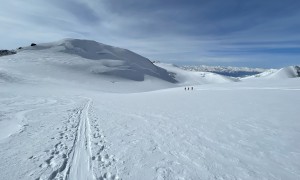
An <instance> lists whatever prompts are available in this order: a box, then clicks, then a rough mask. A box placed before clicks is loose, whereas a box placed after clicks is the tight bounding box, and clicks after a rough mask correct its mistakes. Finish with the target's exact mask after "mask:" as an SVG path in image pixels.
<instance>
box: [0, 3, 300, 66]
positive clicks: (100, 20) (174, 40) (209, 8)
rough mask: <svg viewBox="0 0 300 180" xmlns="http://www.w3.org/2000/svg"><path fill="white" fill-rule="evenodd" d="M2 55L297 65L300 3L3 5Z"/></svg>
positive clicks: (0, 18)
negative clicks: (78, 50)
mask: <svg viewBox="0 0 300 180" xmlns="http://www.w3.org/2000/svg"><path fill="white" fill-rule="evenodd" d="M0 3H1V6H0V24H1V26H0V34H1V41H0V49H10V48H16V47H19V46H24V45H27V44H29V43H31V42H37V43H39V42H50V41H57V40H60V39H62V38H82V39H92V40H96V41H98V42H102V43H105V44H109V45H114V46H118V47H123V48H127V49H130V50H132V51H134V52H137V53H139V54H141V55H143V56H145V57H147V58H149V59H151V60H160V61H164V62H171V63H175V64H206V65H224V66H227V65H230V66H249V67H274V68H278V67H282V66H288V65H294V64H300V1H299V0H13V1H7V0H0Z"/></svg>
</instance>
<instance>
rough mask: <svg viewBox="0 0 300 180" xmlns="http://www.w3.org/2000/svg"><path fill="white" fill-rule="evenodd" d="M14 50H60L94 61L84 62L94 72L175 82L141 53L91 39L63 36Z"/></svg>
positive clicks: (40, 51) (131, 78)
mask: <svg viewBox="0 0 300 180" xmlns="http://www.w3.org/2000/svg"><path fill="white" fill-rule="evenodd" d="M18 51H19V52H26V51H31V52H32V51H36V52H38V53H39V54H43V52H46V53H49V52H50V53H63V54H65V55H68V56H70V55H71V56H77V57H81V58H82V59H83V60H84V59H87V60H94V62H90V61H86V63H85V66H88V68H89V70H90V71H92V72H94V73H97V74H103V75H108V76H113V77H119V78H124V79H130V80H135V81H143V80H144V78H145V76H150V77H155V78H158V79H161V80H164V81H168V82H172V83H174V82H176V80H175V79H173V78H172V77H171V76H170V75H169V74H168V73H167V71H166V70H164V69H162V68H159V67H157V66H155V65H153V63H152V62H151V61H150V60H149V59H147V58H145V57H143V56H141V55H138V54H136V53H134V52H132V51H129V50H127V49H122V48H118V47H114V46H110V45H106V44H102V43H98V42H96V41H92V40H82V39H63V40H61V41H57V42H52V43H43V44H36V45H34V46H28V47H23V48H22V49H19V50H18ZM72 63H75V62H74V61H73V62H72ZM95 63H96V65H95Z"/></svg>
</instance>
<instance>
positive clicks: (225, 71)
mask: <svg viewBox="0 0 300 180" xmlns="http://www.w3.org/2000/svg"><path fill="white" fill-rule="evenodd" d="M181 68H182V69H184V70H188V71H196V72H213V73H217V74H221V75H225V76H233V77H242V76H249V75H254V74H259V73H262V72H264V71H266V70H267V69H262V68H249V67H231V66H228V67H224V66H206V65H200V66H196V65H185V66H182V67H181Z"/></svg>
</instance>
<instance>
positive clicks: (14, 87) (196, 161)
mask: <svg viewBox="0 0 300 180" xmlns="http://www.w3.org/2000/svg"><path fill="white" fill-rule="evenodd" d="M297 76H299V67H298V66H295V67H286V68H283V69H281V70H268V71H265V72H263V73H262V74H260V75H257V76H256V77H255V76H252V77H248V78H232V77H227V76H223V75H219V74H215V73H212V72H194V71H187V70H183V69H181V68H179V67H177V66H174V65H171V64H165V63H155V64H153V63H151V62H149V60H148V59H147V58H144V57H142V56H140V55H137V54H135V53H133V52H131V51H128V50H125V49H121V48H116V47H112V46H108V45H104V44H101V43H97V42H94V41H87V40H76V39H65V40H62V41H58V42H54V43H46V44H39V43H37V45H36V46H29V47H23V48H21V49H19V50H18V53H17V54H14V55H9V56H2V57H0V179H3V180H16V179H22V180H32V179H38V180H46V179H47V180H58V179H62V180H76V179H80V180H120V179H123V180H140V179H143V180H154V179H155V180H162V179H164V180H173V179H205V180H206V179H223V180H232V179H243V180H253V179H287V180H294V179H299V177H300V145H299V143H298V141H299V138H300V134H299V132H300V121H299V116H298V115H297V114H298V112H299V106H300V78H296V77H297ZM190 86H192V87H193V90H191V88H189V90H187V88H186V90H185V87H190Z"/></svg>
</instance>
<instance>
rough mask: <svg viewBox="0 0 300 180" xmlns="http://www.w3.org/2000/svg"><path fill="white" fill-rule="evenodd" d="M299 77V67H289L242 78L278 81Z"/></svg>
mask: <svg viewBox="0 0 300 180" xmlns="http://www.w3.org/2000/svg"><path fill="white" fill-rule="evenodd" d="M297 77H300V68H299V66H289V67H284V68H281V69H270V70H267V71H265V72H263V73H260V74H257V75H254V76H249V77H246V78H243V79H244V80H249V79H250V80H252V79H265V80H279V79H287V78H297Z"/></svg>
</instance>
